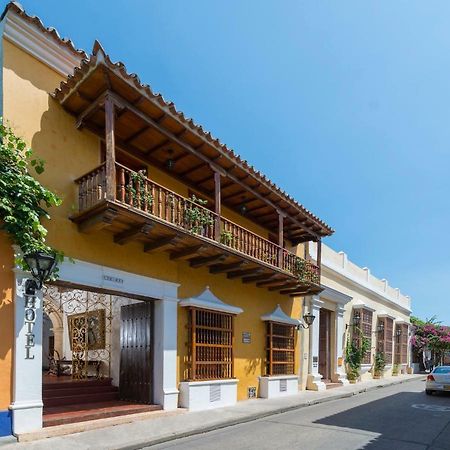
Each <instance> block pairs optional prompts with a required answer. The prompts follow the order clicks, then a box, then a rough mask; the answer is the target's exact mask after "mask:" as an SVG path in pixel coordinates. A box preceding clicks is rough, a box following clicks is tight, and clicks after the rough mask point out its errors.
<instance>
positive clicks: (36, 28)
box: [2, 5, 86, 77]
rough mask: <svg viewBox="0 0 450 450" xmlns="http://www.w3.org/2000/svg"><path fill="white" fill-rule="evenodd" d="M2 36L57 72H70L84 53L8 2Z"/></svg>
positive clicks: (63, 73)
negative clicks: (9, 5)
mask: <svg viewBox="0 0 450 450" xmlns="http://www.w3.org/2000/svg"><path fill="white" fill-rule="evenodd" d="M2 22H3V24H2V25H3V37H4V38H5V39H7V40H8V41H10V42H11V43H13V44H14V45H15V46H17V47H19V48H20V49H22V50H23V51H25V52H26V53H28V54H30V55H31V56H33V57H34V58H36V59H37V60H39V61H41V62H42V63H43V64H45V65H47V66H48V67H50V68H51V69H53V70H54V71H56V72H57V73H59V74H60V75H63V76H64V77H67V75H69V74H70V75H72V74H73V71H74V69H75V67H78V66H79V65H80V62H81V60H82V59H83V57H86V55H85V53H83V52H81V51H76V50H75V49H73V48H72V46H71V43H69V42H68V41H65V40H63V39H61V38H60V37H59V36H58V34H57V33H56V31H55V30H53V29H45V27H44V26H43V25H42V23H41V22H40V21H39V19H37V18H32V17H30V16H27V15H26V14H25V13H24V12H23V11H21V10H20V9H19V8H18V7H17V6H15V5H12V7H10V8H9V9H8V10H7V11H6V14H5V15H4V17H3V20H2Z"/></svg>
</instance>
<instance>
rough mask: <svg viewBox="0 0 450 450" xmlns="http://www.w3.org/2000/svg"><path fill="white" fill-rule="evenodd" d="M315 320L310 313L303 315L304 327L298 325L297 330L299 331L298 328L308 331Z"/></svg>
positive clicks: (302, 324) (300, 324)
mask: <svg viewBox="0 0 450 450" xmlns="http://www.w3.org/2000/svg"><path fill="white" fill-rule="evenodd" d="M315 318H316V316H314V315H313V314H311V313H306V314H304V315H303V322H305V324H306V325H305V324H304V323H299V329H300V326H301V327H302V328H304V329H305V330H306V329H308V328H309V327H310V326H311V325H312V324H313V322H314V320H315Z"/></svg>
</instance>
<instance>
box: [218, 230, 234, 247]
mask: <svg viewBox="0 0 450 450" xmlns="http://www.w3.org/2000/svg"><path fill="white" fill-rule="evenodd" d="M236 240H237V236H235V235H234V234H233V233H232V232H231V231H222V232H221V233H220V242H221V243H222V244H224V245H228V246H233V245H234V244H235V242H236Z"/></svg>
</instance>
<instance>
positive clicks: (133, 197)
mask: <svg viewBox="0 0 450 450" xmlns="http://www.w3.org/2000/svg"><path fill="white" fill-rule="evenodd" d="M130 180H131V183H129V184H128V186H127V187H126V190H127V193H128V195H129V197H130V204H132V205H133V206H135V207H136V208H139V209H145V208H144V206H145V205H146V206H147V208H148V209H151V207H152V205H153V196H152V194H151V193H150V192H148V189H146V185H147V177H146V176H145V170H139V171H138V172H130Z"/></svg>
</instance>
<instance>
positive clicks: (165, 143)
mask: <svg viewBox="0 0 450 450" xmlns="http://www.w3.org/2000/svg"><path fill="white" fill-rule="evenodd" d="M169 142H170V139H163V140H162V142H160V143H159V144H156V145H154V146H153V147H151V148H149V149H148V150H145V151H144V153H145V154H146V155H150V154H151V153H153V152H156V151H157V150H159V149H160V148H163V147H164V146H166V145H167V144H168V143H169Z"/></svg>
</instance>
